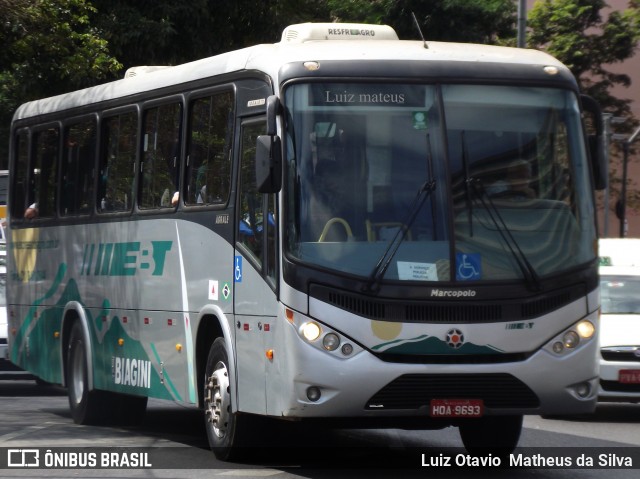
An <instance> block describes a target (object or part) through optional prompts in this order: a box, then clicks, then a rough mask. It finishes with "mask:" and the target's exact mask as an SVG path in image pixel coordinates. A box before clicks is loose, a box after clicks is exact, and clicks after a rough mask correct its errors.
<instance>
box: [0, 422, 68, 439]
mask: <svg viewBox="0 0 640 479" xmlns="http://www.w3.org/2000/svg"><path fill="white" fill-rule="evenodd" d="M61 424H66V423H63V422H53V421H52V422H45V423H44V424H43V425H41V426H27V427H25V428H24V429H22V430H20V431H16V432H11V433H9V434H5V435H3V436H0V442H6V441H10V440H12V439H15V438H16V437H20V436H27V435H29V434H31V433H34V432H37V431H41V430H43V429H48V428H50V427H52V426H59V425H61Z"/></svg>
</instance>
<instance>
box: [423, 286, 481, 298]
mask: <svg viewBox="0 0 640 479" xmlns="http://www.w3.org/2000/svg"><path fill="white" fill-rule="evenodd" d="M475 295H476V292H475V290H473V289H438V288H434V289H432V290H431V297H437V298H473V297H474V296H475Z"/></svg>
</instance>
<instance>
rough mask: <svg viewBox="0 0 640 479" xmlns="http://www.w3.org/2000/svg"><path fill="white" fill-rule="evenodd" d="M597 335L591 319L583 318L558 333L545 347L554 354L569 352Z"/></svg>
mask: <svg viewBox="0 0 640 479" xmlns="http://www.w3.org/2000/svg"><path fill="white" fill-rule="evenodd" d="M595 336H596V327H595V325H594V324H593V323H592V322H591V321H589V320H587V319H583V320H581V321H578V322H577V323H575V324H574V325H573V326H571V327H569V328H567V329H566V330H565V331H563V332H562V333H560V334H558V335H557V336H556V337H555V338H554V339H553V340H551V341H550V342H549V343H548V344H547V346H546V347H545V349H547V351H553V353H554V354H558V355H561V354H567V353H569V352H571V351H575V350H576V349H578V348H581V347H582V346H583V345H584V344H587V343H588V342H589V341H590V340H591V339H593V338H594V337H595Z"/></svg>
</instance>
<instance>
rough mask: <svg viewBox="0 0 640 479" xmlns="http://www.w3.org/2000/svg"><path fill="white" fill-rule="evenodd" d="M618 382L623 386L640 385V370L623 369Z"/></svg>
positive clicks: (619, 373) (619, 372)
mask: <svg viewBox="0 0 640 479" xmlns="http://www.w3.org/2000/svg"><path fill="white" fill-rule="evenodd" d="M618 381H620V382H621V383H623V384H640V369H621V370H620V371H618Z"/></svg>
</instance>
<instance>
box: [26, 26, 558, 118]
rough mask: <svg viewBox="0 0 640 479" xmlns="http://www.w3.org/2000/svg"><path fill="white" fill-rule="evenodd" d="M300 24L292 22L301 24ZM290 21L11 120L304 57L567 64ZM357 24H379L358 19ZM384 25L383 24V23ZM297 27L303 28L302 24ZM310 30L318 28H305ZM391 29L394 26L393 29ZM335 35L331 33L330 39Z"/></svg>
mask: <svg viewBox="0 0 640 479" xmlns="http://www.w3.org/2000/svg"><path fill="white" fill-rule="evenodd" d="M305 25H307V24H301V25H298V26H305ZM309 25H315V26H318V25H320V26H322V25H324V28H332V29H336V30H339V29H341V28H342V29H343V30H344V31H348V30H350V29H353V28H352V27H354V26H355V24H346V25H347V28H344V24H309ZM292 27H296V26H290V27H287V29H285V31H284V32H283V39H282V40H281V41H280V42H279V43H275V44H263V45H256V46H252V47H248V48H244V49H241V50H235V51H232V52H228V53H223V54H220V55H216V56H213V57H208V58H204V59H201V60H196V61H193V62H189V63H184V64H181V65H177V66H173V67H169V68H160V67H155V66H154V67H138V68H139V70H138V71H140V72H144V71H145V69H146V71H148V73H143V74H139V75H138V74H135V72H134V73H132V74H131V75H128V77H126V78H124V79H122V80H116V81H113V82H110V83H105V84H102V85H98V86H94V87H90V88H86V89H84V90H79V91H75V92H71V93H65V94H62V95H58V96H54V97H50V98H45V99H42V100H36V101H32V102H29V103H25V104H23V105H21V106H20V107H19V108H18V109H17V110H16V112H15V114H14V118H13V119H14V121H15V120H20V119H24V118H30V117H34V116H38V115H44V114H48V113H52V112H56V111H60V110H64V109H71V108H76V107H82V106H84V105H89V104H92V103H97V102H101V101H106V100H111V99H117V98H125V97H127V96H131V95H136V94H138V93H142V92H145V91H149V90H154V89H160V88H164V87H169V86H172V85H177V84H182V83H188V82H191V81H197V80H200V79H204V78H207V77H211V76H215V75H221V74H225V73H233V72H240V71H243V70H257V71H262V72H265V73H266V74H268V75H269V76H271V78H273V79H274V81H275V83H276V84H277V83H279V81H278V74H279V71H280V68H281V67H282V66H283V65H286V64H291V63H300V62H305V61H318V62H320V61H328V60H337V59H339V60H343V61H349V62H358V61H366V60H369V61H373V60H382V61H403V60H404V61H421V62H472V63H475V64H478V63H494V64H507V63H508V64H520V65H540V66H541V67H545V66H549V67H555V68H556V69H557V71H562V72H568V69H567V68H566V67H565V66H564V65H563V64H562V63H560V62H559V61H558V60H556V59H554V58H553V57H551V56H550V55H548V54H546V53H544V52H540V51H537V50H529V49H521V48H509V47H498V46H492V45H477V44H465V43H445V42H427V43H426V46H425V44H424V43H423V42H422V41H412V40H397V39H388V38H393V36H392V35H390V34H388V33H387V34H385V35H379V37H381V38H383V39H375V41H372V38H367V37H366V36H364V35H359V36H355V35H349V38H353V37H355V38H364V39H355V40H354V39H344V38H345V35H333V36H330V35H329V36H327V38H326V39H315V38H318V36H317V34H316V36H313V35H311V36H309V37H307V38H295V39H293V40H292V39H290V38H289V39H288V38H287V35H289V36H291V33H290V32H291V31H292V30H291V29H292ZM359 27H361V28H373V27H379V26H373V25H359ZM386 28H387V29H388V28H389V27H386ZM301 30H304V28H302V29H301ZM307 30H310V31H312V32H317V30H318V29H313V28H309V29H307ZM394 34H395V32H394ZM334 38H335V39H334Z"/></svg>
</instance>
